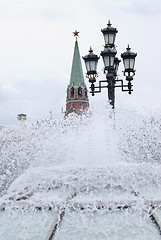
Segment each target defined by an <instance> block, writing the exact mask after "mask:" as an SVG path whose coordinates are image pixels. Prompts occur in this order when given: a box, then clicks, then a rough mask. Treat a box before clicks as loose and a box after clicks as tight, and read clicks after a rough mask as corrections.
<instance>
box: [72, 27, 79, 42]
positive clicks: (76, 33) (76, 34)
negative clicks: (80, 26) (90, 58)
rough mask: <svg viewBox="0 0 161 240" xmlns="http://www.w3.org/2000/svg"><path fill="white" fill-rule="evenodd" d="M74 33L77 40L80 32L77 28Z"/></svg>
mask: <svg viewBox="0 0 161 240" xmlns="http://www.w3.org/2000/svg"><path fill="white" fill-rule="evenodd" d="M73 34H74V37H75V39H76V41H77V37H78V34H79V32H78V31H77V30H75V32H73Z"/></svg>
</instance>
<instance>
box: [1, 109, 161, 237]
mask: <svg viewBox="0 0 161 240" xmlns="http://www.w3.org/2000/svg"><path fill="white" fill-rule="evenodd" d="M160 129H161V115H160V113H159V112H157V111H156V112H153V113H152V112H150V113H149V112H148V111H144V112H141V111H139V110H129V109H128V110H115V113H114V112H113V111H111V110H110V107H109V106H102V107H100V108H99V109H97V108H92V107H91V108H90V109H89V111H88V113H87V114H86V115H83V116H76V115H75V114H70V116H69V117H68V118H66V119H59V120H52V119H50V120H39V121H36V122H32V123H31V122H29V121H26V122H18V123H17V124H16V125H11V126H7V127H4V128H2V129H1V130H0V165H1V166H0V190H1V191H0V194H1V195H0V209H1V211H0V239H2V240H3V239H5V240H8V239H16V240H20V239H26V240H27V239H28V240H29V239H32V240H33V239H35V240H36V239H45V238H46V239H50V240H51V239H58V240H59V239H63V238H64V237H65V238H66V239H70V240H71V239H101V240H102V239H110V240H111V239H117V240H118V239H124V240H125V239H128V240H129V239H137V240H139V239H146V240H147V239H156V240H157V239H160V228H159V221H161V210H160V205H161V191H159V189H160V187H161V174H160V172H161V165H160V159H161V135H160ZM73 192H74V193H75V194H74V195H73V196H72V197H71V198H70V196H71V194H72V193H73ZM60 212H61V213H62V217H60ZM57 221H58V225H54V224H57ZM55 226H56V228H55V232H54V233H53V232H52V227H55ZM50 233H51V235H52V234H53V235H52V236H51V235H50Z"/></svg>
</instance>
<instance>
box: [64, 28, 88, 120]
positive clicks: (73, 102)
mask: <svg viewBox="0 0 161 240" xmlns="http://www.w3.org/2000/svg"><path fill="white" fill-rule="evenodd" d="M73 34H74V37H75V38H76V41H75V47H74V54H73V62H72V69H71V75H70V82H69V85H68V88H67V99H66V115H67V114H68V113H71V112H75V113H78V114H80V113H81V112H82V111H84V110H85V109H87V107H88V105H89V103H88V96H87V88H86V84H85V82H84V77H83V70H82V64H81V58H80V52H79V47H78V40H77V37H78V34H79V32H78V31H77V30H75V32H73Z"/></svg>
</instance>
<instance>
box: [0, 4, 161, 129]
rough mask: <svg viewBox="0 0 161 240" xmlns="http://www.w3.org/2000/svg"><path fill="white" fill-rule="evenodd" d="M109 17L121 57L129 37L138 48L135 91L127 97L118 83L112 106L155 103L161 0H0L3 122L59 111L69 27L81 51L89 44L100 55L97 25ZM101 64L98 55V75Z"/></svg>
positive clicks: (68, 59)
mask: <svg viewBox="0 0 161 240" xmlns="http://www.w3.org/2000/svg"><path fill="white" fill-rule="evenodd" d="M109 19H110V20H111V23H112V26H113V27H116V28H117V29H118V34H117V37H116V46H117V51H118V56H119V57H120V54H121V53H122V52H124V51H125V50H126V47H127V44H128V43H129V44H130V47H131V48H132V51H134V52H137V54H138V56H137V59H136V67H135V69H136V76H135V78H134V81H133V84H134V92H133V94H132V95H131V96H129V95H128V94H127V93H123V92H121V89H117V90H116V108H125V107H128V108H129V107H131V106H132V107H134V108H139V107H145V108H150V109H155V108H160V94H161V80H160V69H161V33H160V24H161V1H160V0H153V1H150V0H99V1H98V0H93V1H92V0H88V1H87V0H81V1H80V2H79V1H76V0H68V1H66V0H60V1H56V0H0V123H2V124H6V123H8V122H13V121H16V117H17V114H18V113H26V114H27V115H28V118H29V119H35V118H39V117H46V118H48V117H49V115H50V114H49V111H52V112H53V116H55V117H57V116H58V115H60V114H61V108H62V107H64V108H65V99H66V87H67V84H68V82H69V79H70V72H71V64H72V58H73V50H74V42H75V40H74V37H73V34H72V32H73V31H75V30H76V29H77V30H78V31H79V32H80V34H79V40H78V41H79V48H80V54H81V56H84V55H86V54H87V53H88V50H89V47H90V46H92V48H93V50H94V53H96V54H98V55H99V54H100V52H101V51H102V50H103V45H104V39H103V35H102V33H101V29H102V28H104V27H106V24H107V22H108V20H109ZM82 65H83V70H84V73H85V66H84V62H83V61H82ZM120 65H122V66H120V70H119V73H120V78H123V75H122V70H123V68H122V67H123V64H122V63H121V64H120ZM102 68H103V62H102V59H100V63H99V66H98V71H99V73H100V74H99V77H100V79H103V78H104V76H103V74H102ZM86 83H87V86H89V84H88V82H87V80H86ZM89 97H90V103H91V104H101V103H102V102H105V101H106V98H107V93H106V90H104V91H103V93H102V94H98V95H97V96H95V97H92V96H89Z"/></svg>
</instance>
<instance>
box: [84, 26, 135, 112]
mask: <svg viewBox="0 0 161 240" xmlns="http://www.w3.org/2000/svg"><path fill="white" fill-rule="evenodd" d="M101 31H102V33H103V35H104V40H105V48H104V50H103V51H101V54H100V55H101V56H102V59H103V62H104V73H105V74H106V80H100V81H99V86H95V85H94V83H95V82H96V78H97V77H98V74H97V64H98V59H99V57H98V56H97V55H95V54H94V53H93V50H92V48H91V47H90V50H89V54H88V55H86V56H84V57H83V59H84V61H85V65H86V69H87V77H88V78H89V82H90V83H91V87H90V88H91V93H92V96H94V95H95V93H99V92H101V89H102V88H107V89H108V99H109V102H110V104H111V105H112V108H114V106H115V88H116V87H121V89H122V91H123V92H125V91H126V92H128V93H129V94H131V92H132V91H133V90H132V84H131V81H132V80H133V76H134V75H135V70H134V65H135V57H136V56H137V54H136V53H133V52H131V51H130V50H131V49H130V47H129V45H128V47H127V51H126V52H124V53H122V54H121V57H122V59H123V63H124V68H125V70H124V71H123V72H124V76H126V80H127V84H125V85H124V84H123V80H122V79H118V77H117V71H118V68H119V63H120V62H121V60H119V59H118V58H117V57H116V54H117V51H116V49H115V38H116V33H117V32H118V31H117V29H116V28H113V27H111V23H110V21H109V22H108V24H107V27H106V28H104V29H102V30H101Z"/></svg>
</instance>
